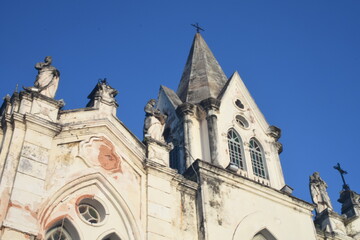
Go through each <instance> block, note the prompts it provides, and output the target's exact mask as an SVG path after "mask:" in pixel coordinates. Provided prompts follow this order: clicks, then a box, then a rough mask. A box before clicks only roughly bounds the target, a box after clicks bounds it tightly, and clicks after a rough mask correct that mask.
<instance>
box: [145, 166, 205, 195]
mask: <svg viewBox="0 0 360 240" xmlns="http://www.w3.org/2000/svg"><path fill="white" fill-rule="evenodd" d="M144 168H145V169H146V170H147V171H153V173H155V174H159V172H160V173H162V174H165V175H166V177H165V178H166V179H168V180H169V181H171V182H172V185H174V184H175V185H176V186H177V189H179V190H181V191H185V192H187V193H189V194H192V195H194V194H196V191H197V189H198V184H197V183H196V182H194V181H191V180H189V179H187V178H185V177H184V176H182V175H181V174H179V173H178V172H177V171H176V170H175V169H172V168H169V167H166V166H163V165H161V164H159V163H157V162H155V161H152V160H150V159H145V161H144Z"/></svg>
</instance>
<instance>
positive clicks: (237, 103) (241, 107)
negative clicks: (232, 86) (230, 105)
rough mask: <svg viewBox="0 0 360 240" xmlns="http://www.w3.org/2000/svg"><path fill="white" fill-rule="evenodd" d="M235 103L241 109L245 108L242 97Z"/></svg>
mask: <svg viewBox="0 0 360 240" xmlns="http://www.w3.org/2000/svg"><path fill="white" fill-rule="evenodd" d="M235 105H236V106H237V107H238V108H240V109H244V104H243V103H242V102H241V101H240V99H236V101H235Z"/></svg>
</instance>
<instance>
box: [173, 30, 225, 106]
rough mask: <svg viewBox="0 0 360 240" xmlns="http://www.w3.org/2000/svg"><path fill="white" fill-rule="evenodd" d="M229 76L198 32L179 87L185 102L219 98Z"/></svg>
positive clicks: (178, 92)
mask: <svg viewBox="0 0 360 240" xmlns="http://www.w3.org/2000/svg"><path fill="white" fill-rule="evenodd" d="M226 82H227V77H226V75H225V74H224V72H223V70H222V69H221V67H220V65H219V63H218V62H217V61H216V59H215V57H214V55H213V53H212V52H211V50H210V49H209V47H208V45H207V44H206V42H205V40H204V39H203V38H202V36H201V34H200V33H196V35H195V37H194V40H193V44H192V46H191V49H190V53H189V56H188V59H187V62H186V65H185V68H184V72H183V75H182V77H181V81H180V84H179V86H178V89H177V95H178V96H179V98H180V99H181V100H182V101H183V102H190V103H199V102H200V101H202V100H204V99H207V98H209V97H213V98H217V96H218V95H219V93H220V91H221V89H222V88H223V87H224V85H225V84H226Z"/></svg>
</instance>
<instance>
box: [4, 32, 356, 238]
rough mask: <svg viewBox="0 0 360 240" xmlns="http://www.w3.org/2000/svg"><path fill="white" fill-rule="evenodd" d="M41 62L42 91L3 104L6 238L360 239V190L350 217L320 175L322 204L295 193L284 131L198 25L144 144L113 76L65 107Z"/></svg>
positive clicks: (347, 195) (153, 108)
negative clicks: (284, 162) (226, 67)
mask: <svg viewBox="0 0 360 240" xmlns="http://www.w3.org/2000/svg"><path fill="white" fill-rule="evenodd" d="M36 69H37V70H38V76H37V79H36V82H35V84H34V87H29V88H25V89H24V91H20V92H15V93H13V95H12V96H7V97H5V99H4V103H3V105H2V107H1V110H0V111H1V112H0V114H1V130H0V144H1V145H0V170H1V171H0V172H1V175H0V226H1V232H0V239H4V240H8V239H9V240H10V239H11V240H13V239H19V240H22V239H32V240H35V239H39V240H40V239H46V240H79V239H81V240H120V239H121V240H145V239H146V240H170V239H173V240H185V239H186V240H200V239H201V240H213V239H214V240H215V239H219V238H221V239H224V240H325V239H339V240H350V239H360V218H359V216H360V207H359V206H360V202H359V199H360V197H359V195H358V194H357V193H356V192H354V191H352V190H350V188H348V187H347V186H344V189H343V191H342V192H341V195H340V199H339V201H340V202H341V203H342V212H341V215H339V214H338V213H336V212H334V211H333V209H332V205H331V201H330V199H329V198H328V196H327V193H326V183H325V182H324V181H323V180H322V179H321V178H320V175H319V174H318V173H314V174H313V175H312V176H311V177H310V188H311V195H312V198H313V200H314V203H308V202H306V201H304V200H301V199H299V198H296V197H294V196H293V195H292V189H291V187H289V186H288V185H286V183H285V181H284V176H283V172H282V168H281V161H280V158H279V154H280V153H281V151H282V144H281V143H280V142H279V138H280V137H281V130H280V129H279V128H278V127H276V126H272V125H270V124H268V123H267V121H266V119H265V118H264V116H263V115H262V113H261V111H260V110H259V108H258V107H257V105H256V103H255V101H254V99H253V98H252V97H251V95H250V93H249V92H248V90H247V88H246V86H245V85H244V83H243V81H242V80H241V78H240V75H239V74H238V73H237V72H235V73H234V74H233V75H232V76H231V77H230V78H227V77H226V76H225V74H224V72H223V71H222V69H221V67H220V65H219V63H218V62H217V61H216V59H215V57H214V56H213V54H212V52H211V50H210V49H209V47H208V46H207V44H206V42H205V41H204V39H203V38H202V36H201V35H200V34H199V33H197V34H196V35H195V37H194V40H193V44H192V46H191V49H190V53H189V57H188V59H187V63H186V65H185V69H184V72H183V75H182V78H181V80H180V83H179V87H178V89H177V91H176V92H175V91H173V90H171V89H169V88H167V87H165V86H161V87H160V91H159V94H158V99H156V100H154V99H152V100H150V101H149V102H148V104H146V106H145V114H146V118H145V123H144V139H143V141H140V140H139V139H138V138H137V137H136V136H135V135H134V134H133V133H132V132H130V131H129V130H128V129H127V128H126V126H124V124H123V123H122V122H121V121H120V120H119V119H118V118H117V117H116V110H117V106H118V105H117V102H116V100H115V96H116V94H117V91H116V90H115V89H113V88H112V87H111V86H110V85H109V84H108V83H107V82H106V80H103V81H99V83H97V84H96V86H95V87H94V90H93V91H92V92H91V93H90V95H89V97H88V98H89V103H88V104H87V106H86V107H85V108H81V109H72V110H62V107H63V105H64V103H63V102H62V101H57V100H55V99H54V96H55V92H56V89H57V85H58V81H59V77H60V74H59V71H57V69H56V68H55V67H53V66H52V65H51V57H50V58H49V57H47V58H46V59H45V61H44V62H43V63H38V64H37V65H36ZM314 209H315V213H316V214H315V216H313V210H314Z"/></svg>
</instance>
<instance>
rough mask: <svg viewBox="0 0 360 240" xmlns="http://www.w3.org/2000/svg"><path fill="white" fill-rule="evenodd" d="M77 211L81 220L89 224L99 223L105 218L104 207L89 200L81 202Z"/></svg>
mask: <svg viewBox="0 0 360 240" xmlns="http://www.w3.org/2000/svg"><path fill="white" fill-rule="evenodd" d="M77 209H78V213H79V215H80V216H81V219H83V220H85V221H86V222H88V223H90V224H97V223H100V222H102V221H103V220H104V218H105V216H106V211H105V208H104V206H103V205H102V204H101V203H100V202H99V201H97V200H95V199H91V198H85V199H83V200H81V201H80V203H79V205H78V208H77Z"/></svg>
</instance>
